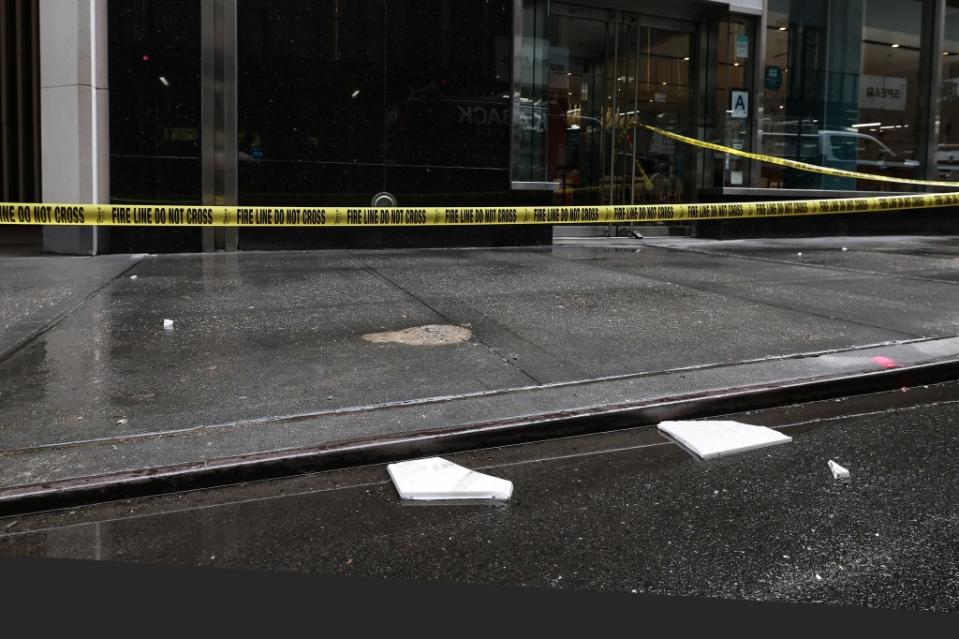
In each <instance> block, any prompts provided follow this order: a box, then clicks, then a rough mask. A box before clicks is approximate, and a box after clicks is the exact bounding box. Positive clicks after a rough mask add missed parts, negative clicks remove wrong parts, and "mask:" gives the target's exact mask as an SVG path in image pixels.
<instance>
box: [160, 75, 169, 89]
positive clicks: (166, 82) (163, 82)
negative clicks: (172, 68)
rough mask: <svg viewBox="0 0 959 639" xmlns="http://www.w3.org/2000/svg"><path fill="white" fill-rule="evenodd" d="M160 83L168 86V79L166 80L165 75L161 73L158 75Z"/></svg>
mask: <svg viewBox="0 0 959 639" xmlns="http://www.w3.org/2000/svg"><path fill="white" fill-rule="evenodd" d="M160 84H162V85H163V86H165V87H168V86H170V81H169V80H167V79H166V78H165V77H163V76H162V75H161V76H160Z"/></svg>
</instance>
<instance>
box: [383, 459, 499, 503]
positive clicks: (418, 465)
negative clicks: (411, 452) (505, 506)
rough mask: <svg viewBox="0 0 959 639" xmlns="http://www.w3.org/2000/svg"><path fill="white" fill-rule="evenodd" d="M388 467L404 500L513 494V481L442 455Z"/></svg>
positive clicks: (470, 497)
mask: <svg viewBox="0 0 959 639" xmlns="http://www.w3.org/2000/svg"><path fill="white" fill-rule="evenodd" d="M386 470H387V471H388V472H389V474H390V479H392V480H393V485H394V486H396V491H397V492H398V493H399V494H400V497H401V498H402V499H416V500H439V499H497V500H501V501H506V500H508V499H509V498H510V496H511V495H512V494H513V482H511V481H508V480H506V479H500V478H498V477H492V476H490V475H484V474H483V473H478V472H475V471H472V470H470V469H469V468H464V467H462V466H460V465H458V464H454V463H453V462H451V461H447V460H445V459H443V458H442V457H429V458H426V459H414V460H412V461H405V462H399V463H397V464H389V465H388V466H387V467H386Z"/></svg>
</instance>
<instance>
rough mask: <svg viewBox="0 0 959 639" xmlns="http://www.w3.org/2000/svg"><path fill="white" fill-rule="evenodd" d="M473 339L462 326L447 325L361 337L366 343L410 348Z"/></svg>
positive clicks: (433, 325)
mask: <svg viewBox="0 0 959 639" xmlns="http://www.w3.org/2000/svg"><path fill="white" fill-rule="evenodd" d="M472 337H473V331H471V330H469V329H468V328H463V327H462V326H450V325H448V324H427V325H426V326H415V327H413V328H406V329H403V330H402V331H385V332H383V333H367V334H366V335H364V336H363V339H365V340H366V341H368V342H376V343H383V342H393V343H396V344H409V345H410V346H444V345H446V344H461V343H463V342H468V341H469V340H470V338H472Z"/></svg>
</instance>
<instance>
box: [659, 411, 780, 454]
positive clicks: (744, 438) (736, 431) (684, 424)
mask: <svg viewBox="0 0 959 639" xmlns="http://www.w3.org/2000/svg"><path fill="white" fill-rule="evenodd" d="M659 430H660V431H662V432H664V433H666V434H667V435H669V436H670V437H672V438H673V439H675V440H676V441H677V442H679V443H680V444H681V445H682V446H684V447H686V448H687V449H689V450H690V451H692V452H693V453H694V454H696V455H697V456H699V457H700V458H702V459H714V458H716V457H723V456H726V455H734V454H736V453H741V452H745V451H747V450H755V449H757V448H765V447H766V446H775V445H776V444H785V443H788V442H791V441H792V437H789V436H787V435H783V434H782V433H780V432H779V431H777V430H773V429H772V428H767V427H765V426H754V425H752V424H743V423H742V422H734V421H724V420H698V421H666V422H661V423H660V424H659Z"/></svg>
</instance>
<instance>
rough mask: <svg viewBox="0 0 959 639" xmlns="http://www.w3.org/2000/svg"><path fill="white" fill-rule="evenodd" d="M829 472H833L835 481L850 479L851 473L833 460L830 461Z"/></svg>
mask: <svg viewBox="0 0 959 639" xmlns="http://www.w3.org/2000/svg"><path fill="white" fill-rule="evenodd" d="M829 470H831V471H832V477H833V479H849V471H848V470H846V469H845V468H843V467H842V466H840V465H839V464H837V463H836V462H834V461H833V460H831V459H830V460H829Z"/></svg>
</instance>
